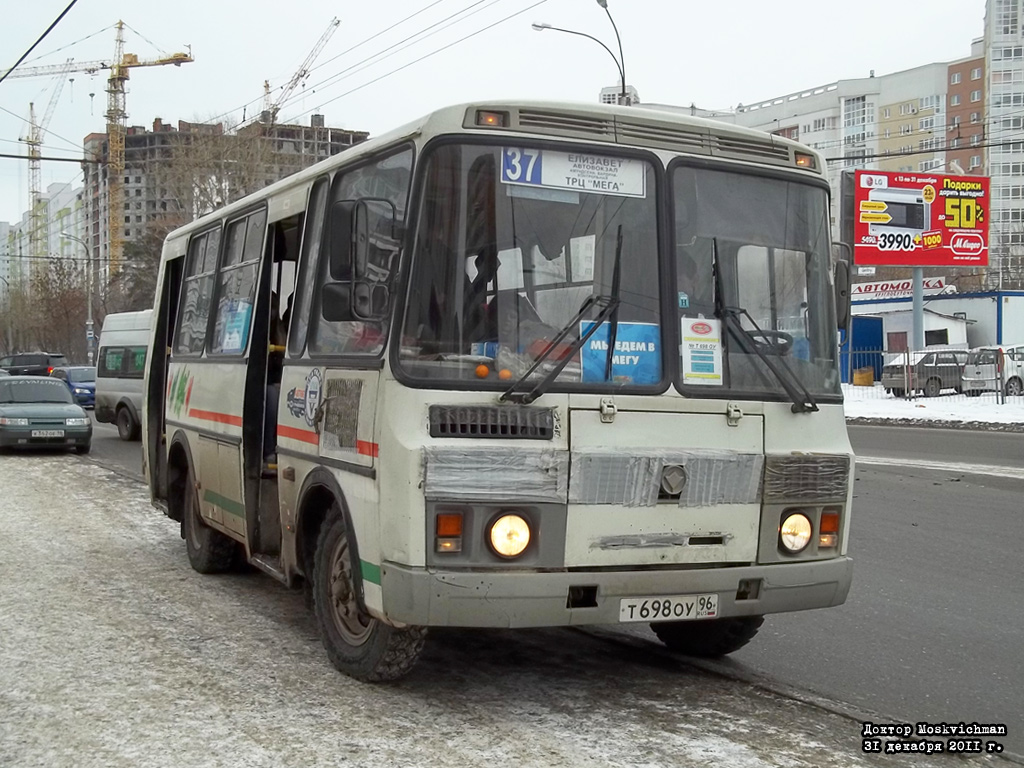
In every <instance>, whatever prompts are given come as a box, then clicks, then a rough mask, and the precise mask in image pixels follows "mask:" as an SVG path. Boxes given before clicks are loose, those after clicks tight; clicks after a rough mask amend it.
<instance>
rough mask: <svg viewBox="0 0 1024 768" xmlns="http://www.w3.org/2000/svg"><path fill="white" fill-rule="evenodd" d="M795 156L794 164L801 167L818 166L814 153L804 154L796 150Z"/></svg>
mask: <svg viewBox="0 0 1024 768" xmlns="http://www.w3.org/2000/svg"><path fill="white" fill-rule="evenodd" d="M795 157H796V164H797V165H798V166H800V167H801V168H811V169H814V168H817V167H818V163H817V162H816V161H815V159H814V155H808V154H806V153H804V152H797V153H796V155H795Z"/></svg>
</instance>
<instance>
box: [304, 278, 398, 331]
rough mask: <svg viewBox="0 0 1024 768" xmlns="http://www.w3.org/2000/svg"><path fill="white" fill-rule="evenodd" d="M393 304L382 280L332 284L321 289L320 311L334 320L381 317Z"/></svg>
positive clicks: (335, 321) (331, 320)
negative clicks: (381, 282) (377, 281)
mask: <svg viewBox="0 0 1024 768" xmlns="http://www.w3.org/2000/svg"><path fill="white" fill-rule="evenodd" d="M390 304H391V291H390V290H389V289H388V287H387V286H386V285H382V284H380V283H369V282H359V283H328V284H327V285H325V286H324V287H323V288H322V289H321V291H320V314H321V315H322V316H323V318H324V320H327V321H328V322H331V323H337V322H346V321H352V320H380V319H382V318H384V317H385V316H386V315H387V313H388V309H389V308H390Z"/></svg>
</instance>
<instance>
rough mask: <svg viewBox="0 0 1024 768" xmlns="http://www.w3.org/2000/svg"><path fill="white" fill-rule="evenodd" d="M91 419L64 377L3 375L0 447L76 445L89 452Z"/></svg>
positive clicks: (1, 382)
mask: <svg viewBox="0 0 1024 768" xmlns="http://www.w3.org/2000/svg"><path fill="white" fill-rule="evenodd" d="M91 445H92V420H91V419H90V418H89V415H88V414H87V413H86V412H85V411H84V410H83V409H82V407H81V406H80V405H78V404H76V403H75V402H74V400H73V399H72V396H71V391H70V390H69V389H68V388H67V385H65V384H64V383H63V382H62V381H58V380H57V379H50V378H41V377H38V376H5V377H4V378H2V379H0V448H46V447H49V448H61V447H64V448H74V449H75V450H76V451H78V452H79V453H88V452H89V448H90V447H91Z"/></svg>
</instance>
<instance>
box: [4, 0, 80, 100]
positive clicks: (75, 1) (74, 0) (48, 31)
mask: <svg viewBox="0 0 1024 768" xmlns="http://www.w3.org/2000/svg"><path fill="white" fill-rule="evenodd" d="M77 2H78V0H71V2H70V3H68V7H67V8H65V9H64V10H63V11H61V14H60V16H58V17H57V18H56V19H54V20H53V23H52V24H50V26H48V27H47V28H46V31H45V32H43V34H41V35H40V36H39V38H38V39H37V40H36V41H35V42H34V43H32V45H31V46H29V49H28V50H27V51H25V52H24V53H23V54H21V58H20V59H18V60H17V61H16V62H14V66H13V67H11V68H10V69H8V70H7V71H6V72H4V74H3V77H0V83H2V82H3V81H4V80H6V79H7V76H8V75H9V74H11V72H13V71H14V70H15V69H16V68H17V66H18V65H19V64H21V62H23V61H24V60H25V59H26V58H27V57H28V55H29V54H30V53H32V49H33V48H35V47H36V46H37V45H39V44H40V43H41V42H43V38H44V37H46V36H47V35H48V34H50V31H51V30H52V29H53V28H54V27H56V26H57V24H59V23H60V20H61V19H63V18H64V17H65V16H66V15H67V12H68V11H70V10H71V8H72V6H73V5H74V4H75V3H77Z"/></svg>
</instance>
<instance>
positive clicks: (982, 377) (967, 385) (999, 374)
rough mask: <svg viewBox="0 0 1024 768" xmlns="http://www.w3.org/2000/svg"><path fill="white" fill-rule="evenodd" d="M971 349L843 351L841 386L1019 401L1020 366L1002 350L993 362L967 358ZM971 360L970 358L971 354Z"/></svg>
mask: <svg viewBox="0 0 1024 768" xmlns="http://www.w3.org/2000/svg"><path fill="white" fill-rule="evenodd" d="M969 354H970V350H966V349H934V348H933V349H925V350H922V351H918V352H911V351H908V350H898V351H896V350H886V349H873V350H868V349H861V350H856V351H854V352H844V353H843V355H842V361H841V362H842V370H843V381H844V389H846V391H847V392H850V393H851V394H855V395H856V396H857V399H874V398H892V399H901V400H914V399H917V398H943V399H956V400H977V401H978V402H979V403H982V402H987V403H996V404H1005V403H1017V404H1020V403H1024V396H1021V395H1020V394H1018V393H1019V392H1020V390H1021V384H1020V376H1021V374H1020V372H1019V371H1017V370H1016V369H1014V367H1013V366H1012V365H1011V366H1010V367H1007V366H1006V361H1005V360H1004V357H1003V355H1001V354H999V355H996V356H995V358H994V361H993V363H992V364H982V365H975V364H969V363H968V360H969V357H968V356H969ZM970 359H971V360H972V361H973V359H974V358H970Z"/></svg>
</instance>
